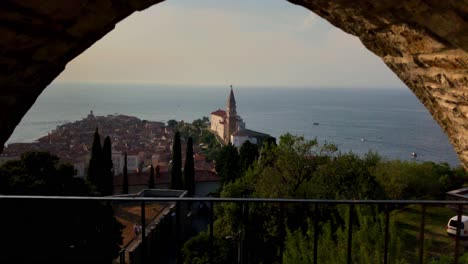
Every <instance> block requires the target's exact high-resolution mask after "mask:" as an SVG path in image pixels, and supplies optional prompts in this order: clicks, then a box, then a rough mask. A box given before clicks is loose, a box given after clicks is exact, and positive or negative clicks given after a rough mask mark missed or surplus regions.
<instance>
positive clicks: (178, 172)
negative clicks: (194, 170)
mask: <svg viewBox="0 0 468 264" xmlns="http://www.w3.org/2000/svg"><path fill="white" fill-rule="evenodd" d="M182 187H183V186H182V150H181V146H180V133H179V131H176V132H175V135H174V144H173V145H172V165H171V189H174V190H180V189H182Z"/></svg>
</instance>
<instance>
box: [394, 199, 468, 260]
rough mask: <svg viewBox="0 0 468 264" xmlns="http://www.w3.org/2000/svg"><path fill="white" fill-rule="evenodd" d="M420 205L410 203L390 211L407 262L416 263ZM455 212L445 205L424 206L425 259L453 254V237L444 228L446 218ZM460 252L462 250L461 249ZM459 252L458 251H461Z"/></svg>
mask: <svg viewBox="0 0 468 264" xmlns="http://www.w3.org/2000/svg"><path fill="white" fill-rule="evenodd" d="M421 213H422V208H421V206H420V205H411V206H407V207H405V208H403V209H399V210H395V211H393V212H392V215H391V218H392V219H393V220H394V221H395V226H396V229H397V232H398V234H399V235H400V237H401V240H402V241H403V245H404V254H405V255H404V257H405V259H406V260H407V261H408V262H409V263H417V262H418V258H419V245H420V244H419V243H420V239H419V236H420V229H421V219H422V218H421ZM454 215H456V212H455V211H454V210H452V209H449V208H446V207H435V206H427V207H426V224H425V228H424V255H425V263H426V262H427V260H429V259H432V258H437V257H439V256H440V255H447V254H453V252H454V247H455V239H454V238H452V237H450V236H448V235H447V232H446V230H445V228H446V226H447V222H448V220H449V219H450V218H451V217H453V216H454ZM461 252H462V251H461ZM461 252H460V253H461Z"/></svg>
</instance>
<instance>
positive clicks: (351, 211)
mask: <svg viewBox="0 0 468 264" xmlns="http://www.w3.org/2000/svg"><path fill="white" fill-rule="evenodd" d="M353 217H354V204H353V203H351V204H350V205H349V221H348V261H347V263H348V264H351V263H352V256H351V255H352V244H353Z"/></svg>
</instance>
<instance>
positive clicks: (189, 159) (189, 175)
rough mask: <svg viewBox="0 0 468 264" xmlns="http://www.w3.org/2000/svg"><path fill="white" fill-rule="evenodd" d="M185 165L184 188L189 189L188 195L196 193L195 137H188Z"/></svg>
mask: <svg viewBox="0 0 468 264" xmlns="http://www.w3.org/2000/svg"><path fill="white" fill-rule="evenodd" d="M185 152H186V156H185V166H184V188H185V189H186V190H187V191H188V196H190V197H192V196H193V195H194V194H195V162H194V161H193V139H192V138H191V137H189V138H188V141H187V150H186V151H185Z"/></svg>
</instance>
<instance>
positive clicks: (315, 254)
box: [314, 203, 319, 264]
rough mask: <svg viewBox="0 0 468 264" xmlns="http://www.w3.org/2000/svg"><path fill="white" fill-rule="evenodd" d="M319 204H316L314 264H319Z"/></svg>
mask: <svg viewBox="0 0 468 264" xmlns="http://www.w3.org/2000/svg"><path fill="white" fill-rule="evenodd" d="M318 217H319V213H318V204H317V203H315V204H314V264H317V253H318V248H317V245H318Z"/></svg>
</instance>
